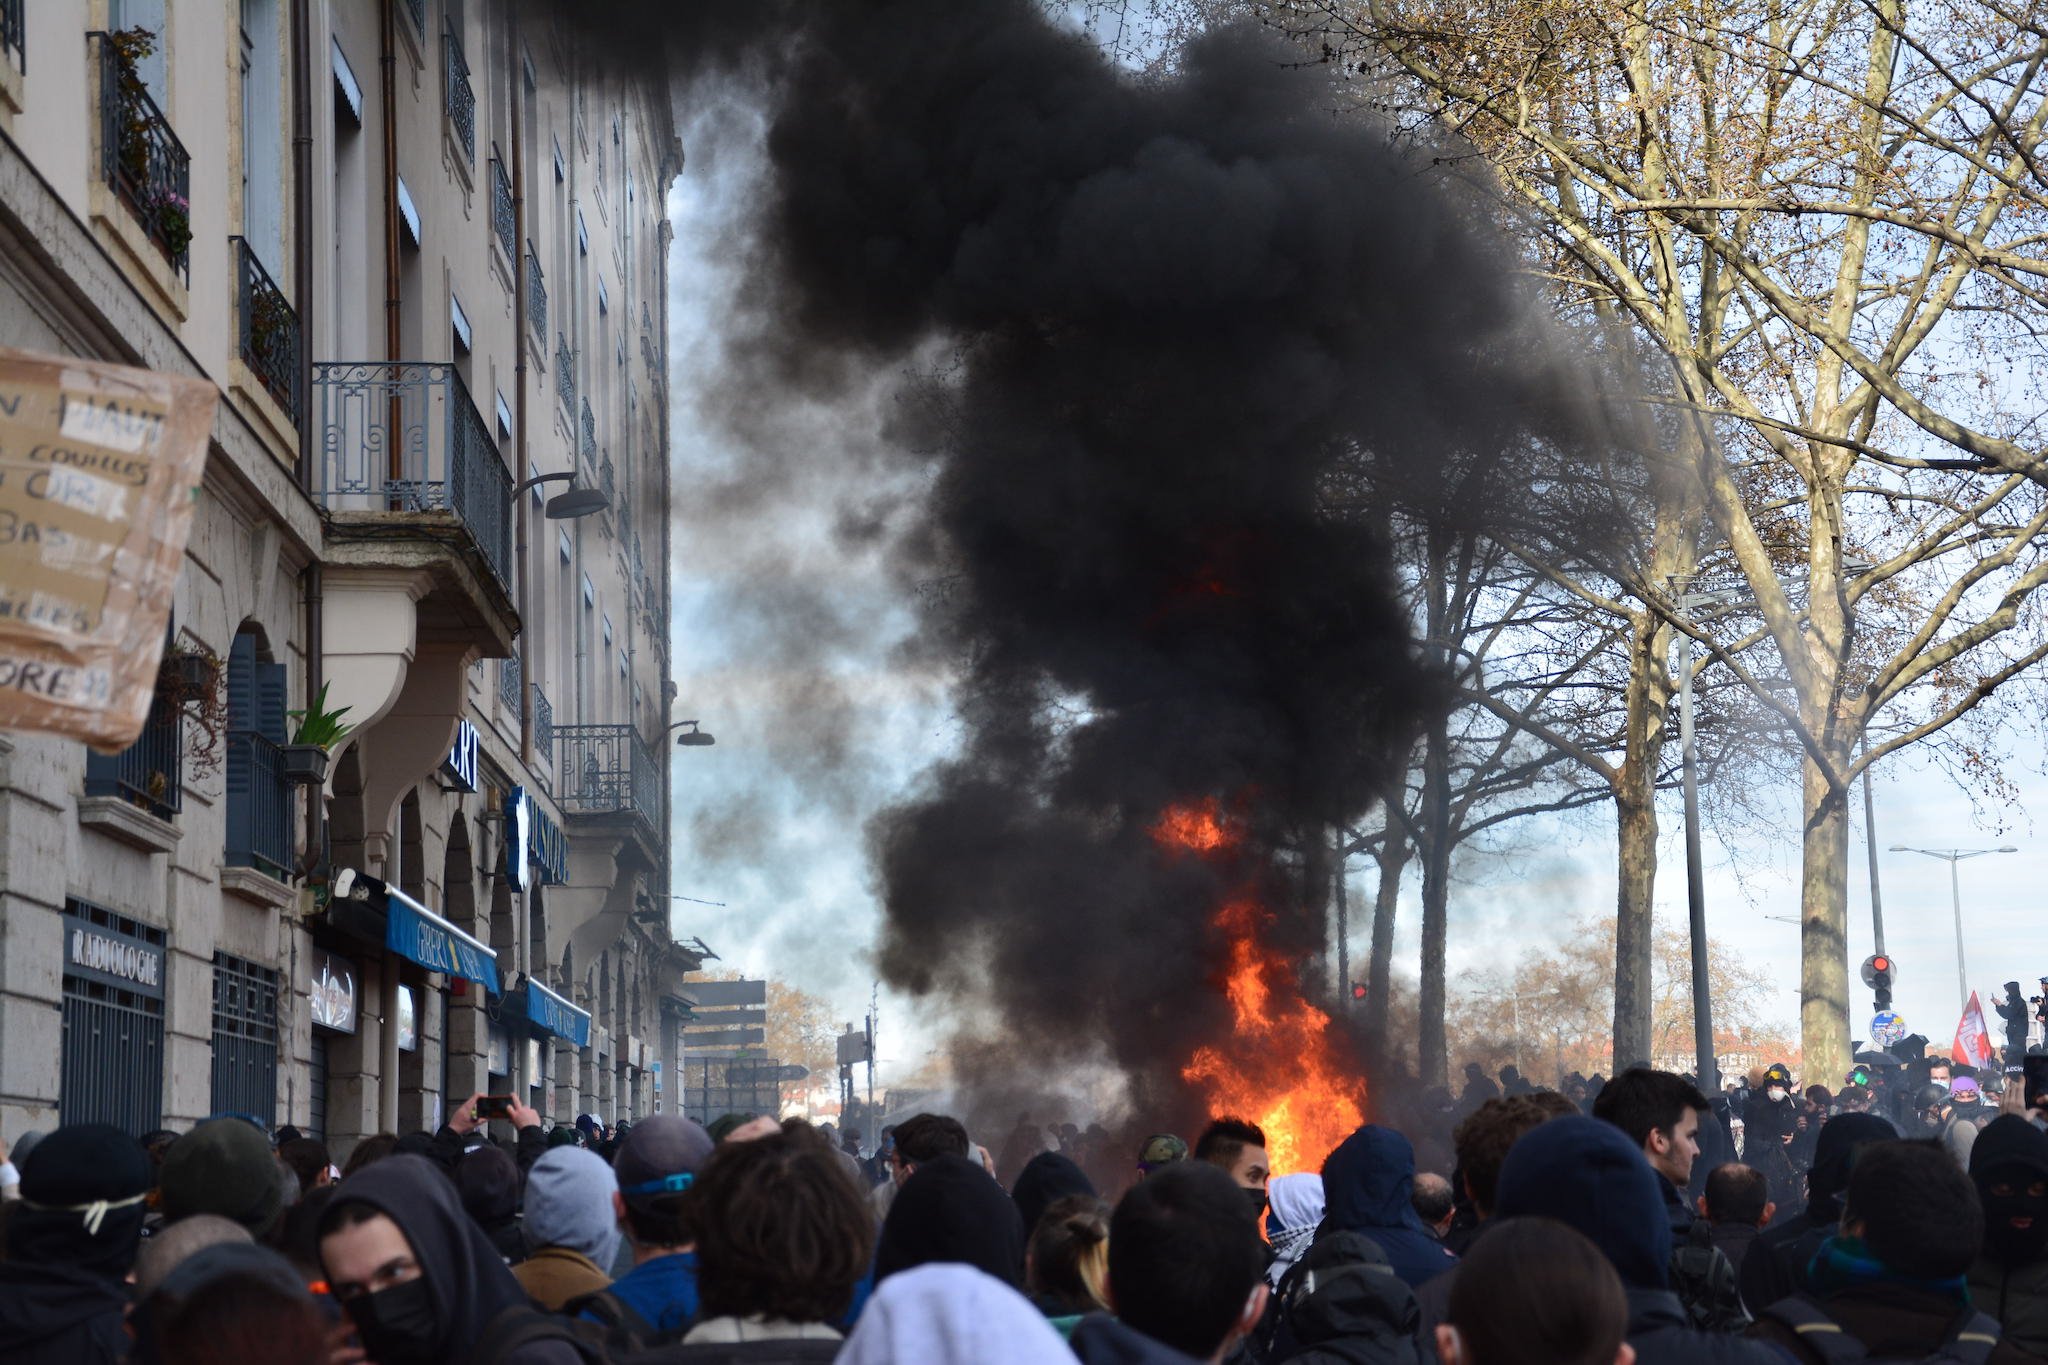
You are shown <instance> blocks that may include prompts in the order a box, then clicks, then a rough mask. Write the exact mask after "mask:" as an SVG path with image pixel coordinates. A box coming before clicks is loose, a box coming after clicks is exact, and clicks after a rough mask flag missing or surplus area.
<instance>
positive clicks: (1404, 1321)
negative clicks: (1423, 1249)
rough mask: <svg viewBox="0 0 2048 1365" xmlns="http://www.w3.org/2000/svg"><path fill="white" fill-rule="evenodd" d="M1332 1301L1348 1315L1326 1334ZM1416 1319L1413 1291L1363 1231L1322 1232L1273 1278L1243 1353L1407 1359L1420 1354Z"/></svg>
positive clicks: (1406, 1362)
mask: <svg viewBox="0 0 2048 1365" xmlns="http://www.w3.org/2000/svg"><path fill="white" fill-rule="evenodd" d="M1339 1305H1341V1306H1342V1308H1343V1310H1344V1313H1345V1316H1346V1317H1347V1318H1348V1319H1349V1320H1348V1321H1347V1322H1345V1323H1344V1324H1343V1330H1342V1332H1341V1333H1340V1334H1339V1335H1336V1336H1331V1335H1328V1333H1327V1329H1328V1328H1329V1327H1330V1326H1331V1325H1332V1324H1331V1323H1330V1322H1329V1321H1328V1318H1329V1310H1330V1309H1331V1308H1333V1307H1337V1306H1339ZM1418 1320H1419V1314H1418V1312H1417V1310H1416V1307H1415V1294H1414V1291H1413V1290H1411V1289H1409V1288H1408V1286H1407V1285H1406V1284H1405V1283H1404V1282H1403V1281H1402V1280H1401V1279H1400V1278H1399V1277H1397V1276H1396V1275H1395V1274H1394V1271H1393V1267H1392V1266H1390V1265H1388V1264H1387V1257H1386V1253H1385V1252H1384V1251H1382V1250H1381V1249H1380V1246H1379V1243H1377V1242H1375V1241H1373V1240H1372V1237H1371V1235H1370V1234H1368V1233H1363V1232H1356V1231H1342V1232H1328V1233H1325V1234H1324V1235H1322V1236H1321V1237H1318V1238H1317V1239H1316V1240H1315V1242H1314V1244H1313V1245H1311V1246H1310V1247H1309V1249H1308V1250H1307V1251H1305V1252H1303V1253H1302V1256H1301V1259H1300V1260H1298V1261H1296V1262H1295V1263H1294V1264H1293V1265H1291V1266H1289V1267H1288V1268H1287V1273H1286V1274H1285V1275H1282V1276H1281V1277H1280V1284H1279V1287H1278V1288H1277V1289H1275V1290H1274V1291H1273V1295H1272V1298H1271V1300H1270V1301H1269V1303H1268V1305H1267V1308H1266V1315H1265V1317H1264V1318H1262V1319H1261V1320H1260V1322H1259V1325H1258V1326H1257V1327H1256V1328H1254V1329H1253V1332H1252V1336H1251V1338H1250V1339H1249V1340H1248V1341H1247V1342H1246V1345H1247V1347H1248V1348H1249V1349H1248V1351H1247V1352H1246V1354H1247V1355H1248V1356H1249V1357H1250V1358H1251V1359H1253V1360H1258V1361H1265V1362H1268V1363H1269V1365H1282V1362H1285V1361H1289V1360H1297V1359H1301V1358H1304V1357H1317V1358H1324V1359H1345V1360H1352V1361H1373V1362H1383V1363H1384V1365H1413V1363H1414V1362H1418V1361H1419V1360H1421V1358H1422V1357H1421V1355H1420V1354H1419V1353H1418V1350H1417V1346H1416V1341H1415V1330H1416V1324H1417V1322H1418ZM1304 1338H1306V1340H1304ZM1432 1354H1433V1353H1432Z"/></svg>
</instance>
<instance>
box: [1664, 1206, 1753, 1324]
mask: <svg viewBox="0 0 2048 1365" xmlns="http://www.w3.org/2000/svg"><path fill="white" fill-rule="evenodd" d="M1671 1289H1672V1292H1673V1293H1675V1294H1677V1295H1678V1301H1679V1303H1680V1304H1682V1305H1683V1306H1684V1308H1685V1320H1686V1323H1687V1325H1689V1326H1690V1327H1692V1328H1693V1329H1694V1330H1695V1331H1700V1332H1718V1333H1722V1334H1724V1335H1734V1334H1737V1333H1740V1332H1741V1331H1743V1329H1745V1328H1747V1327H1748V1326H1749V1313H1748V1312H1747V1311H1746V1310H1745V1309H1744V1308H1743V1306H1742V1290H1741V1287H1740V1285H1739V1284H1738V1282H1737V1280H1736V1277H1735V1265H1734V1263H1733V1262H1732V1261H1730V1260H1729V1259H1728V1253H1727V1252H1725V1251H1723V1250H1721V1248H1719V1247H1717V1246H1715V1245H1714V1229H1713V1226H1712V1225H1711V1224H1709V1223H1708V1222H1707V1221H1706V1220H1705V1219H1704V1218H1702V1219H1700V1220H1699V1221H1697V1222H1695V1223H1694V1224H1693V1225H1692V1227H1691V1229H1690V1230H1689V1231H1688V1232H1687V1234H1686V1240H1685V1241H1683V1242H1681V1243H1679V1244H1678V1245H1677V1246H1675V1247H1673V1248H1672V1250H1671Z"/></svg>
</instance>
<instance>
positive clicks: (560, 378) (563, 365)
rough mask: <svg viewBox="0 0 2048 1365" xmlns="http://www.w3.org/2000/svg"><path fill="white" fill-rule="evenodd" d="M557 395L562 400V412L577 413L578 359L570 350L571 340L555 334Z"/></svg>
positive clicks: (558, 333)
mask: <svg viewBox="0 0 2048 1365" xmlns="http://www.w3.org/2000/svg"><path fill="white" fill-rule="evenodd" d="M555 394H556V396H558V397H559V398H560V399H561V400H562V411H564V412H567V413H574V412H575V411H576V357H575V355H574V353H572V352H571V351H570V350H569V338H567V337H565V336H563V335H562V334H561V333H560V332H557V333H555Z"/></svg>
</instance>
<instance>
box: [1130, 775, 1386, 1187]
mask: <svg viewBox="0 0 2048 1365" xmlns="http://www.w3.org/2000/svg"><path fill="white" fill-rule="evenodd" d="M1152 835H1153V837H1154V838H1155V839H1157V840H1158V841H1159V842H1160V843H1161V844H1162V845H1163V846H1165V847H1167V848H1171V849H1179V850H1183V851H1185V852H1188V853H1194V854H1201V855H1207V856H1211V857H1214V856H1218V855H1222V854H1228V853H1229V852H1230V851H1231V850H1232V849H1233V848H1235V846H1236V843H1237V838H1236V836H1235V835H1234V834H1233V833H1232V832H1231V830H1230V829H1229V827H1228V825H1227V824H1226V823H1225V821H1224V819H1223V818H1222V816H1221V815H1220V814H1219V812H1218V808H1217V803H1216V802H1215V800H1214V799H1210V800H1206V801H1201V802H1197V803H1193V804H1190V805H1181V806H1174V807H1171V808H1169V809H1168V810H1167V811H1166V812H1165V814H1163V815H1162V816H1161V817H1160V818H1159V821H1158V823H1157V824H1155V825H1154V826H1153V827H1152ZM1272 921H1273V916H1272V914H1271V913H1270V912H1269V911H1267V910H1266V909H1265V907H1263V906H1262V905H1260V904H1259V903H1258V901H1257V900H1256V899H1255V898H1253V897H1252V896H1250V895H1248V894H1240V895H1238V896H1234V897H1232V898H1231V899H1230V900H1228V901H1226V902H1225V903H1224V905H1223V908H1222V909H1220V910H1218V911H1217V912H1216V918H1215V921H1214V923H1215V925H1216V928H1217V929H1218V931H1220V932H1221V933H1222V935H1223V936H1224V939H1225V941H1226V942H1227V944H1228V950H1229V957H1228V964H1227V966H1226V967H1225V969H1224V970H1223V972H1222V973H1221V976H1220V978H1219V982H1218V984H1219V985H1220V986H1221V988H1222V990H1223V993H1224V995H1225V997H1226V998H1227V999H1228V1000H1229V1001H1230V1011H1231V1016H1232V1022H1233V1023H1234V1024H1235V1026H1236V1028H1235V1036H1234V1038H1233V1039H1232V1042H1231V1045H1230V1046H1229V1049H1228V1052H1227V1053H1226V1051H1225V1050H1224V1049H1223V1048H1219V1047H1201V1048H1197V1049H1196V1050H1195V1053H1194V1055H1193V1056H1192V1057H1191V1058H1189V1059H1188V1064H1187V1065H1186V1066H1184V1067H1182V1068H1181V1078H1182V1079H1183V1080H1185V1081H1187V1082H1188V1083H1189V1084H1191V1085H1195V1086H1197V1087H1199V1088H1200V1089H1201V1090H1202V1092H1203V1094H1204V1095H1205V1096H1206V1097H1207V1098H1208V1101H1209V1106H1210V1112H1211V1113H1212V1114H1218V1115H1221V1114H1235V1115H1237V1116H1239V1117H1242V1118H1248V1119H1251V1120H1252V1121H1253V1122H1255V1123H1257V1124H1258V1125H1259V1127H1260V1128H1262V1129H1264V1130H1265V1133H1266V1156H1267V1159H1268V1165H1269V1166H1270V1168H1271V1170H1272V1171H1273V1173H1274V1174H1275V1175H1284V1174H1288V1173H1290V1172H1295V1171H1316V1170H1320V1169H1322V1162H1323V1158H1324V1157H1325V1156H1327V1155H1328V1154H1329V1153H1330V1151H1331V1149H1332V1148H1334V1147H1336V1146H1337V1144H1338V1143H1340V1142H1342V1141H1343V1140H1344V1139H1345V1138H1347V1137H1349V1136H1350V1135H1351V1133H1352V1131H1353V1130H1354V1129H1356V1128H1357V1127H1358V1125H1359V1124H1361V1123H1363V1122H1364V1121H1365V1118H1364V1114H1363V1113H1362V1111H1361V1110H1360V1108H1359V1099H1360V1097H1361V1096H1362V1094H1363V1091H1364V1085H1363V1082H1362V1079H1361V1078H1360V1077H1359V1076H1358V1075H1357V1074H1356V1072H1355V1071H1354V1070H1353V1069H1351V1068H1350V1067H1348V1066H1347V1065H1346V1064H1345V1062H1344V1059H1343V1056H1342V1053H1341V1050H1340V1049H1339V1047H1338V1045H1337V1042H1336V1040H1335V1039H1333V1038H1332V1037H1331V1034H1330V1016H1329V1015H1327V1014H1325V1013H1324V1012H1323V1011H1321V1010H1319V1009H1317V1008H1316V1007H1315V1006H1314V1005H1311V1004H1310V1003H1309V1002H1308V1001H1307V1000H1305V999H1303V998H1302V994H1301V978H1300V976H1299V974H1298V973H1297V972H1296V970H1295V964H1294V963H1292V962H1290V961H1288V960H1287V958H1285V957H1284V956H1282V955H1281V954H1280V953H1278V952H1276V951H1275V950H1273V949H1271V948H1269V947H1268V946H1267V945H1266V944H1265V943H1264V942H1263V941H1262V937H1261V936H1262V933H1263V930H1264V928H1265V926H1267V925H1269V924H1271V923H1272Z"/></svg>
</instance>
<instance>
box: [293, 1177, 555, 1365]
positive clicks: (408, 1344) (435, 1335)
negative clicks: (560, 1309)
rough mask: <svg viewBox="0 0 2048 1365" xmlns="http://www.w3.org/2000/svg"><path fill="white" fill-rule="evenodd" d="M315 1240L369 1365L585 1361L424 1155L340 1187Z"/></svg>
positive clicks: (526, 1364) (524, 1364)
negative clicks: (531, 1298) (532, 1300)
mask: <svg viewBox="0 0 2048 1365" xmlns="http://www.w3.org/2000/svg"><path fill="white" fill-rule="evenodd" d="M319 1239H320V1260H321V1265H322V1268H323V1269H324V1270H325V1272H326V1276H327V1283H328V1286H329V1288H330V1289H331V1291H332V1292H333V1294H334V1297H335V1299H336V1300H338V1301H339V1302H340V1304H341V1306H342V1308H343V1309H344V1310H345V1311H346V1312H347V1313H348V1316H349V1319H350V1320H351V1321H352V1322H353V1323H354V1324H355V1328H356V1335H357V1338H358V1339H359V1340H360V1341H361V1342H362V1347H363V1353H364V1355H365V1356H367V1357H368V1359H369V1361H370V1362H371V1365H443V1362H447V1361H456V1360H465V1361H474V1362H476V1363H477V1365H582V1361H583V1359H584V1357H583V1353H582V1352H581V1351H580V1350H578V1348H577V1347H576V1346H575V1345H574V1344H573V1343H572V1340H571V1336H570V1332H569V1329H568V1327H567V1325H566V1324H563V1323H560V1322H559V1321H558V1320H546V1319H544V1317H543V1315H542V1314H540V1313H539V1312H538V1311H537V1310H536V1309H534V1308H533V1307H532V1305H531V1304H530V1303H529V1301H528V1300H527V1297H526V1293H525V1291H524V1290H522V1289H521V1288H520V1287H519V1281H518V1280H516V1279H514V1278H513V1277H512V1271H511V1270H510V1269H509V1268H508V1267H507V1266H506V1265H505V1260H504V1258H503V1257H502V1256H500V1255H499V1254H498V1251H497V1248H495V1247H493V1246H492V1245H491V1240H490V1238H489V1237H487V1236H485V1235H484V1232H483V1230H482V1229H481V1228H479V1227H477V1225H476V1224H475V1223H474V1222H472V1221H471V1220H470V1217H469V1215H468V1214H467V1213H465V1212H463V1209H462V1201H461V1200H460V1199H459V1198H457V1197H456V1194H455V1186H454V1185H453V1184H452V1183H450V1181H449V1180H448V1178H447V1177H446V1176H445V1175H443V1174H441V1172H440V1170H439V1169H438V1168H436V1167H435V1166H434V1164H433V1163H432V1162H430V1161H428V1160H427V1159H426V1158H425V1157H418V1156H394V1157H390V1158H388V1159H386V1160H384V1161H380V1162H378V1163H377V1164H376V1165H374V1166H369V1167H365V1168H364V1169H363V1170H362V1171H360V1172H358V1173H357V1174H355V1175H352V1176H350V1177H349V1178H348V1179H346V1180H344V1181H342V1182H341V1184H340V1185H339V1186H338V1187H336V1190H335V1194H334V1199H333V1202H331V1203H330V1204H329V1205H328V1206H327V1211H326V1213H325V1214H323V1215H322V1217H321V1219H320V1234H319ZM500 1343H502V1345H501V1344H500Z"/></svg>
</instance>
